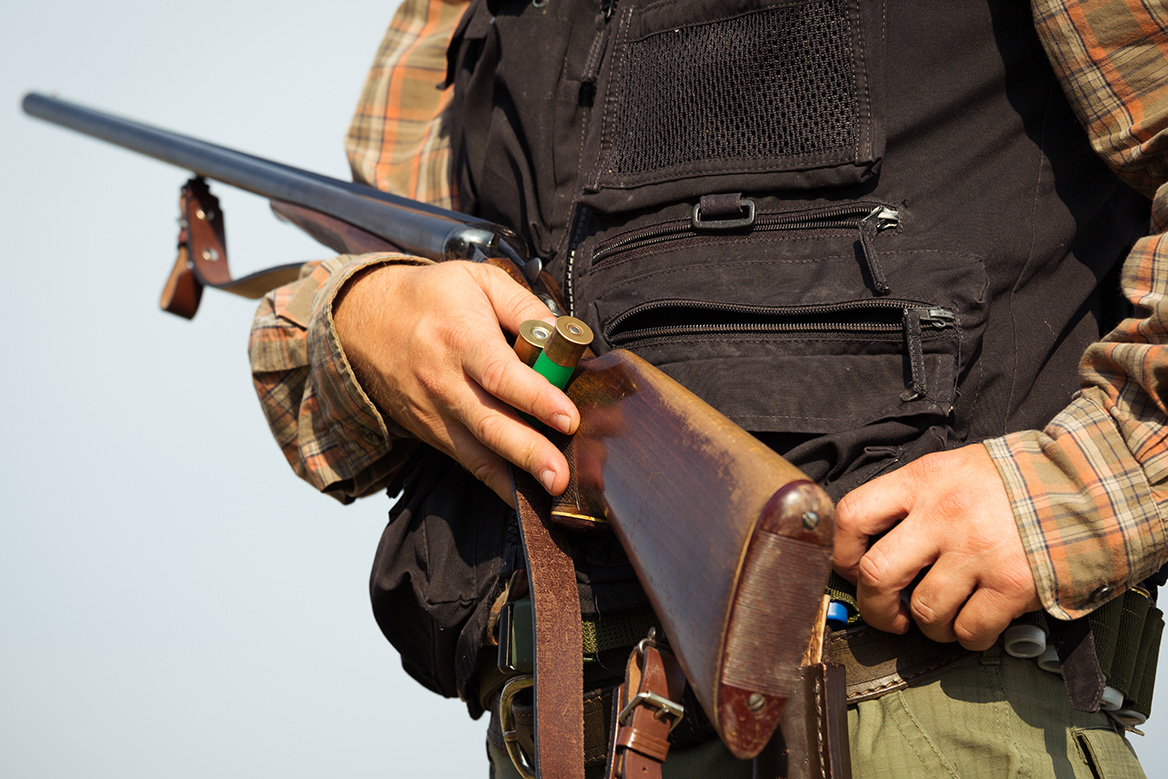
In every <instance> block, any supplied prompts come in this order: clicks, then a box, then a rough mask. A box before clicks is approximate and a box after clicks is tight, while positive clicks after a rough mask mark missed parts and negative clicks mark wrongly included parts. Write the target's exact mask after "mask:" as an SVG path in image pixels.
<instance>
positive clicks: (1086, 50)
mask: <svg viewBox="0 0 1168 779" xmlns="http://www.w3.org/2000/svg"><path fill="white" fill-rule="evenodd" d="M466 5H467V3H466V2H463V1H461V0H456V1H455V2H440V1H439V0H405V2H403V3H402V5H401V6H400V7H399V9H398V11H397V14H396V15H395V17H394V19H393V22H392V24H391V25H390V28H389V31H388V33H387V34H386V37H385V40H384V42H383V43H382V46H381V49H380V51H379V52H378V55H377V60H376V62H375V64H374V66H373V69H372V71H371V72H370V74H369V77H368V79H367V81H366V84H365V89H364V92H363V94H362V98H361V102H360V105H359V106H358V108H357V112H356V115H355V116H354V118H353V122H352V125H351V127H350V129H349V133H348V139H347V140H348V144H347V146H348V151H349V159H350V163H351V165H352V168H353V174H354V177H355V178H356V180H358V181H362V182H365V183H369V184H372V185H374V186H377V187H379V188H381V189H385V190H392V191H394V192H399V193H403V194H406V195H408V196H409V197H413V198H417V199H421V200H425V201H428V202H432V203H436V204H439V205H444V206H451V205H452V204H453V202H454V201H455V199H456V198H455V193H454V192H453V191H452V187H451V182H450V175H449V172H450V155H449V145H448V141H447V138H446V136H445V135H444V127H443V122H442V113H443V109H444V108H445V106H446V104H447V102H448V100H449V94H448V92H444V91H441V90H439V89H438V88H437V85H438V84H439V83H440V82H441V81H442V80H443V76H444V73H445V66H446V60H445V50H446V46H447V43H448V41H449V39H450V36H451V34H452V33H453V31H454V28H455V26H456V25H457V23H458V19H459V18H460V17H461V15H462V12H463V11H464V9H465V6H466ZM1032 5H1033V12H1034V19H1035V25H1036V28H1037V30H1038V32H1039V35H1040V37H1041V39H1042V41H1043V45H1044V46H1045V47H1046V51H1047V54H1048V56H1049V58H1050V61H1051V63H1052V64H1053V66H1054V68H1055V72H1056V73H1057V75H1058V77H1059V79H1060V81H1061V83H1062V86H1063V89H1064V91H1065V92H1066V94H1067V96H1068V98H1069V99H1070V101H1071V103H1072V105H1073V106H1074V108H1075V110H1076V112H1077V113H1078V115H1079V117H1080V120H1081V121H1082V123H1083V125H1084V126H1085V127H1086V128H1087V131H1088V133H1089V135H1090V138H1091V142H1092V144H1093V146H1094V148H1095V149H1096V151H1097V152H1098V153H1099V154H1100V155H1101V156H1102V157H1103V158H1104V159H1106V160H1107V161H1108V163H1109V164H1110V165H1111V166H1112V167H1113V168H1114V169H1115V170H1116V171H1117V172H1118V173H1119V174H1120V175H1121V176H1123V177H1124V179H1125V180H1126V181H1127V182H1128V183H1129V184H1131V185H1132V186H1134V187H1137V188H1138V189H1140V190H1142V191H1143V192H1145V193H1146V194H1148V195H1149V197H1153V220H1152V231H1151V234H1150V235H1149V236H1148V237H1147V238H1144V239H1143V240H1141V241H1140V242H1139V243H1138V244H1137V245H1136V246H1135V248H1134V249H1133V251H1132V253H1131V255H1130V257H1129V258H1128V259H1127V261H1126V263H1125V265H1124V269H1123V289H1124V293H1125V294H1126V295H1127V296H1128V298H1129V299H1130V300H1131V302H1132V303H1133V304H1134V305H1135V310H1136V312H1137V313H1136V316H1135V317H1134V318H1132V319H1128V320H1126V321H1124V322H1123V323H1122V324H1121V325H1120V326H1119V327H1118V328H1116V329H1115V330H1114V331H1113V332H1112V333H1110V334H1109V335H1108V336H1107V337H1105V338H1104V339H1103V340H1102V341H1101V342H1099V343H1097V344H1095V345H1093V346H1092V347H1091V348H1090V349H1088V351H1087V353H1086V354H1085V355H1084V357H1083V361H1082V366H1081V371H1080V373H1081V380H1082V387H1083V389H1082V391H1081V392H1080V393H1079V394H1078V395H1077V396H1076V398H1075V399H1074V400H1073V402H1072V403H1071V404H1070V405H1069V406H1068V407H1067V408H1066V409H1065V410H1064V411H1063V412H1062V413H1060V414H1059V415H1058V416H1057V417H1056V418H1055V419H1054V420H1052V421H1051V422H1050V424H1049V425H1048V426H1047V427H1046V429H1045V430H1042V431H1038V430H1027V431H1020V432H1014V433H1010V434H1009V435H1005V436H1003V437H1000V438H995V439H992V440H989V441H986V442H985V446H986V447H987V449H988V450H989V452H990V455H991V456H992V457H993V459H994V462H995V463H996V465H997V467H998V470H999V473H1000V474H1001V476H1002V479H1003V481H1004V483H1005V485H1006V489H1007V492H1008V493H1009V496H1010V499H1011V503H1012V506H1013V509H1014V513H1015V516H1016V518H1017V521H1018V527H1019V531H1020V532H1021V535H1022V539H1023V543H1024V545H1025V548H1026V551H1027V554H1028V555H1029V557H1030V561H1031V566H1032V568H1033V570H1034V573H1035V578H1036V581H1037V583H1038V590H1039V595H1040V596H1041V598H1042V602H1043V604H1044V605H1045V607H1046V609H1047V610H1048V611H1049V612H1050V613H1051V614H1053V615H1055V616H1056V617H1061V618H1070V617H1076V616H1081V615H1083V614H1085V613H1087V612H1089V611H1091V610H1092V609H1093V608H1095V607H1096V606H1098V605H1099V604H1100V603H1102V602H1104V601H1106V600H1107V599H1108V598H1110V597H1111V596H1113V595H1115V594H1118V593H1119V592H1121V591H1122V590H1123V588H1125V587H1126V586H1128V585H1130V584H1133V583H1136V582H1138V581H1140V580H1141V579H1143V578H1144V577H1146V576H1148V575H1149V574H1151V573H1152V572H1154V571H1155V570H1156V569H1158V568H1159V567H1160V566H1161V565H1162V564H1163V563H1164V562H1165V561H1166V560H1168V538H1166V530H1165V526H1164V517H1165V516H1166V514H1168V351H1165V350H1166V348H1168V237H1166V236H1165V232H1166V231H1168V15H1166V14H1165V12H1164V10H1163V9H1162V8H1160V7H1159V6H1157V5H1156V4H1155V3H1145V2H1141V0H1077V1H1072V0H1033V2H1032ZM387 262H425V260H419V259H417V258H409V257H405V256H403V255H394V254H375V255H361V256H354V257H338V258H335V259H332V260H329V261H327V262H324V263H317V264H310V265H308V266H306V267H305V269H304V272H303V274H302V277H301V279H300V281H298V282H296V283H294V284H291V285H289V286H286V287H282V288H280V289H277V290H275V291H273V292H272V293H270V294H269V295H268V296H267V297H266V298H265V299H264V301H263V303H262V304H261V306H260V308H259V311H258V313H257V315H256V319H255V325H254V328H253V330H252V336H251V344H250V349H251V359H252V369H253V374H254V378H255V385H256V388H257V391H258V392H259V396H260V400H261V403H262V405H263V408H264V411H265V413H266V415H267V418H268V421H269V424H270V425H271V428H272V431H273V433H274V435H275V437H276V440H277V441H278V442H279V444H280V447H281V449H282V450H283V451H284V455H285V457H287V459H288V461H289V463H291V465H292V467H293V468H294V469H295V470H296V472H297V473H298V474H299V475H300V476H301V477H303V478H304V479H306V480H308V481H309V482H310V483H312V484H313V485H314V486H315V487H316V488H317V489H319V490H321V491H323V492H327V493H329V494H332V495H334V496H335V497H337V498H339V499H341V500H343V501H346V502H347V501H349V500H352V499H353V498H355V497H359V496H361V495H365V494H369V493H371V492H375V491H378V490H380V489H383V488H384V487H385V486H386V485H388V484H390V483H392V481H393V477H394V476H395V474H396V473H397V471H399V470H400V466H401V464H402V463H403V462H404V459H405V457H406V456H407V455H408V454H409V452H410V449H411V443H410V439H409V438H408V437H406V436H404V435H403V434H402V431H401V430H400V429H397V428H396V427H395V426H394V425H393V423H392V421H390V420H388V419H387V418H385V417H383V416H382V415H381V414H380V413H379V411H378V410H377V408H376V407H375V406H374V405H373V403H372V402H371V401H370V400H369V398H368V396H366V394H365V393H364V391H363V390H362V389H361V387H360V385H359V384H358V383H357V381H356V379H355V377H354V375H353V371H352V369H351V368H350V367H349V365H348V362H347V361H346V359H345V355H344V351H343V350H342V349H341V346H340V343H339V342H338V341H337V338H336V335H335V332H334V330H333V326H332V306H333V301H334V299H335V296H336V294H337V291H338V290H339V289H340V287H341V286H342V285H343V284H344V283H345V281H346V280H347V279H348V278H350V277H352V275H353V274H354V273H356V272H357V271H359V270H361V269H362V268H365V267H368V266H370V265H375V264H379V263H387Z"/></svg>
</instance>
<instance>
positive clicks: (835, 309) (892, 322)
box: [604, 298, 957, 403]
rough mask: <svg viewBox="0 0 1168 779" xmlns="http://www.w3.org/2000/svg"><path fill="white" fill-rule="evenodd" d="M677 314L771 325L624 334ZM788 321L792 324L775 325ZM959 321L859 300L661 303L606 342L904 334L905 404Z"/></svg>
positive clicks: (918, 307)
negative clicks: (931, 350)
mask: <svg viewBox="0 0 1168 779" xmlns="http://www.w3.org/2000/svg"><path fill="white" fill-rule="evenodd" d="M669 309H673V310H675V311H677V312H678V313H679V314H681V315H684V312H686V311H688V312H691V313H695V312H703V313H706V314H716V315H730V316H739V317H743V318H744V319H745V318H754V319H761V320H771V321H737V322H736V321H732V320H731V321H725V320H724V321H718V322H709V323H701V324H679V325H659V326H652V327H642V328H638V329H634V330H629V331H627V332H624V333H618V330H619V329H620V327H621V326H622V325H624V324H625V323H627V322H629V320H631V319H633V318H634V317H637V316H641V315H645V314H649V313H651V312H653V311H662V310H669ZM865 313H870V314H873V315H874V317H873V319H876V320H879V319H880V317H883V320H882V321H865V320H863V319H860V320H857V319H856V318H855V317H856V315H857V314H860V315H863V314H865ZM773 320H787V321H773ZM956 326H957V317H956V315H954V313H953V312H952V311H950V310H949V309H947V308H942V307H940V306H931V305H926V304H921V303H919V302H916V301H910V300H890V299H887V298H879V299H874V300H853V301H847V302H844V303H830V304H819V305H810V306H746V305H739V304H735V303H712V302H707V301H700V300H655V301H652V302H649V303H644V304H642V305H640V306H637V307H635V308H632V309H630V310H628V311H626V312H625V313H623V314H621V315H620V316H618V317H616V318H615V319H613V320H612V322H610V323H609V325H608V326H607V327H606V328H605V329H604V334H605V338H606V339H607V340H608V342H609V343H610V344H612V346H614V347H618V346H622V345H624V344H627V343H629V342H631V341H640V340H645V339H649V338H668V337H671V336H683V335H685V336H694V335H725V334H727V333H771V334H780V333H821V332H831V333H855V334H857V335H861V336H864V335H871V336H883V335H891V334H900V335H901V337H902V338H903V340H904V348H905V351H906V353H907V355H908V368H909V382H908V386H906V388H905V390H904V392H903V393H902V394H901V396H900V398H901V400H902V401H904V402H906V403H907V402H910V401H913V400H918V399H920V398H923V397H925V396H926V395H927V394H928V386H927V384H926V375H927V373H926V370H925V349H924V342H925V339H926V338H928V337H929V336H930V335H934V336H937V335H943V333H941V332H940V331H944V330H948V329H950V328H956Z"/></svg>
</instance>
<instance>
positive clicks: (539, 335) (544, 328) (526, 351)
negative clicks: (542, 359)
mask: <svg viewBox="0 0 1168 779" xmlns="http://www.w3.org/2000/svg"><path fill="white" fill-rule="evenodd" d="M553 327H554V326H553V325H549V324H548V323H547V322H544V321H543V320H542V319H528V320H527V321H526V322H524V323H523V324H521V325H519V335H517V336H515V353H516V354H517V355H519V359H520V360H522V361H523V364H524V365H526V366H527V367H528V368H530V367H531V366H533V365H535V361H536V359H538V358H539V355H540V354H541V353H542V352H543V347H544V345H545V344H546V343H547V342H548V338H550V337H551V334H552V329H553Z"/></svg>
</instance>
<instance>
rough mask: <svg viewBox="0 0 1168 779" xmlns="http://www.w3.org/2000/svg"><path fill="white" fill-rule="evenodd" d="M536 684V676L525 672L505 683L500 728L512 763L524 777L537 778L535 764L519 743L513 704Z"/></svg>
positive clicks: (500, 701)
mask: <svg viewBox="0 0 1168 779" xmlns="http://www.w3.org/2000/svg"><path fill="white" fill-rule="evenodd" d="M534 686H535V677H534V676H531V675H526V674H525V675H523V676H516V677H515V678H514V679H511V680H510V681H509V682H507V683H506V684H505V685H503V691H502V692H501V693H499V728H500V730H502V731H503V745H504V746H505V747H507V756H508V757H509V758H511V763H512V764H513V765H514V766H515V770H516V771H518V772H519V775H520V776H522V777H523V779H537V777H536V773H535V766H534V765H533V764H532V763H531V761H530V760H529V759H528V757H527V755H525V754H524V753H523V747H521V746H520V745H519V734H518V733H516V731H515V712H514V711H513V710H512V708H511V706H512V704H513V703H514V701H515V696H516V695H518V694H519V693H520V692H522V691H523V690H526V689H528V688H530V687H534Z"/></svg>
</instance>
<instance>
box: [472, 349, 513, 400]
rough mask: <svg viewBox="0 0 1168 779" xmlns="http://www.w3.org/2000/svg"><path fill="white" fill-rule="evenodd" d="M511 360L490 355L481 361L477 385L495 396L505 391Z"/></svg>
mask: <svg viewBox="0 0 1168 779" xmlns="http://www.w3.org/2000/svg"><path fill="white" fill-rule="evenodd" d="M511 367H512V361H511V360H508V359H505V358H503V357H492V358H491V359H489V360H487V361H486V362H485V363H483V367H482V371H481V373H480V375H479V385H480V386H481V387H482V388H483V389H485V390H486V391H487V392H489V393H491V394H492V395H494V396H495V397H499V396H500V395H501V394H504V393H505V390H506V389H507V387H508V385H509V383H510V382H509V378H510V374H511V371H510V369H511Z"/></svg>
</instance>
